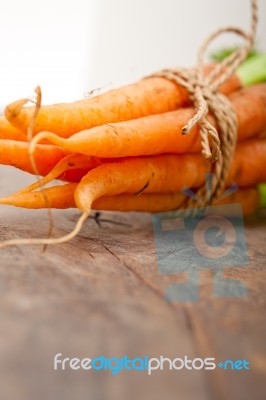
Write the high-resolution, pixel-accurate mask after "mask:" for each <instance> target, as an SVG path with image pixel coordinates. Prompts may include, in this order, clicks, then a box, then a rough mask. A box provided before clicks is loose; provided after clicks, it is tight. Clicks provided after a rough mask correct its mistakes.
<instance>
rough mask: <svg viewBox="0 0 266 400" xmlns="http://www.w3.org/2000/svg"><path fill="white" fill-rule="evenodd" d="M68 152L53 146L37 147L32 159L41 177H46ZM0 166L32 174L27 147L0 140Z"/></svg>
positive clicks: (24, 144) (13, 141) (23, 144)
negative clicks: (8, 166)
mask: <svg viewBox="0 0 266 400" xmlns="http://www.w3.org/2000/svg"><path fill="white" fill-rule="evenodd" d="M67 154H68V152H67V151H66V150H64V149H61V148H60V147H57V146H53V145H42V144H40V145H38V146H37V148H36V153H35V154H34V158H35V161H36V165H37V168H38V171H39V173H40V174H41V175H47V174H48V173H49V172H50V171H51V169H52V168H53V167H54V166H55V165H56V164H57V163H58V161H59V160H61V159H62V158H63V157H64V156H66V155H67ZM0 164H3V165H11V166H13V167H16V168H20V169H22V170H23V171H26V172H30V173H31V174H32V173H33V168H32V165H31V161H30V157H29V146H28V143H26V142H19V141H16V140H0Z"/></svg>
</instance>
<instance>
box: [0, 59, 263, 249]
mask: <svg viewBox="0 0 266 400" xmlns="http://www.w3.org/2000/svg"><path fill="white" fill-rule="evenodd" d="M255 58H256V59H255V60H248V61H247V62H246V63H245V65H244V64H243V65H242V66H241V67H240V68H239V70H238V71H237V73H236V74H235V75H233V76H232V77H231V78H230V79H229V80H228V81H227V82H226V83H225V84H224V85H222V86H221V87H220V88H219V90H220V91H221V92H222V93H223V94H225V95H226V96H228V98H229V99H230V101H231V102H232V104H233V106H234V109H235V111H236V115H237V120H238V144H237V149H236V152H235V156H234V160H233V163H232V165H231V167H230V171H229V176H228V179H227V187H229V186H230V185H231V184H232V183H236V184H237V185H238V186H239V188H240V190H238V191H237V192H235V193H234V194H233V195H232V196H231V197H229V198H228V199H224V200H222V201H221V203H226V202H229V203H232V202H233V203H234V202H235V203H241V204H242V208H243V212H244V214H249V213H252V212H254V211H255V210H256V208H257V207H258V205H259V192H258V190H257V185H258V184H260V183H263V182H266V168H265V165H266V83H259V82H261V81H263V80H265V72H264V75H263V77H262V76H261V74H259V78H258V66H261V65H263V66H265V56H264V55H263V56H261V55H256V56H255ZM250 61H252V63H250ZM250 65H251V66H250ZM254 65H255V67H254ZM211 68H212V67H211V66H207V67H206V73H208V71H209V70H210V69H211ZM261 68H262V67H261ZM252 77H253V79H252ZM40 95H41V94H40V91H39V89H38V90H37V97H38V96H39V97H40ZM26 102H27V100H26V99H22V100H18V101H16V102H14V103H12V104H10V105H9V106H7V107H6V109H5V116H2V117H0V163H1V164H5V165H10V166H14V167H16V168H20V169H21V170H23V171H26V172H29V173H31V174H37V175H41V176H42V178H41V179H40V180H39V181H38V182H36V183H33V184H32V185H30V186H28V187H26V188H24V189H22V190H20V191H18V192H17V193H15V194H12V195H10V196H8V197H5V198H2V199H0V204H9V205H13V206H17V207H24V208H32V209H37V208H61V209H64V208H73V207H77V208H79V209H80V210H81V211H82V213H83V214H82V217H81V219H80V220H79V223H78V225H77V226H76V229H75V230H74V231H73V232H72V233H71V235H72V236H73V235H74V234H76V233H77V232H78V231H79V229H80V227H81V225H82V222H83V221H84V220H85V219H86V218H87V217H88V215H89V213H90V211H91V209H95V210H119V211H147V212H161V211H170V210H177V209H179V208H182V206H183V204H184V202H185V195H184V194H182V189H183V188H184V187H189V188H191V189H196V188H199V187H201V186H202V185H204V181H205V175H206V173H208V172H210V171H211V164H210V163H209V162H208V161H206V160H205V159H204V157H203V156H202V154H201V144H200V135H199V127H198V126H195V127H194V128H193V130H192V131H191V133H190V134H189V135H186V136H184V135H182V134H181V130H182V127H183V126H184V125H186V123H187V122H188V121H189V119H190V118H191V117H193V115H194V113H195V111H194V109H193V106H192V105H191V103H190V101H189V97H188V94H187V92H186V91H185V89H183V88H182V87H180V86H179V85H177V84H176V83H174V82H172V81H171V80H167V79H165V78H161V77H149V78H145V79H142V80H140V81H139V82H137V83H135V84H132V85H128V86H125V87H122V88H119V89H115V90H111V91H109V92H107V93H104V94H101V95H99V96H96V97H92V98H86V99H83V100H80V101H76V102H74V103H70V104H54V105H47V106H42V107H40V109H39V110H38V113H37V112H36V107H35V106H31V107H24V105H25V103H26ZM208 118H209V120H210V121H211V122H212V123H213V124H214V125H215V120H214V118H213V116H212V115H209V116H208ZM29 136H30V137H29ZM29 139H30V142H29ZM55 179H57V180H61V181H62V182H63V183H62V184H55V185H54V186H52V187H49V188H44V186H45V185H47V184H48V183H50V182H51V181H53V180H55ZM195 206H197V205H195ZM68 238H70V235H67V236H64V237H63V238H59V240H58V241H57V242H60V241H61V242H62V241H64V240H67V239H68ZM49 240H52V239H43V242H44V243H49ZM39 242H40V241H39ZM54 242H55V240H54V239H53V243H54Z"/></svg>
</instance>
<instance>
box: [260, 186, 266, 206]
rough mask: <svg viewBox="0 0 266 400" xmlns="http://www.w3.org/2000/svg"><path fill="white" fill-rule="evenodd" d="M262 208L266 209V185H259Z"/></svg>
mask: <svg viewBox="0 0 266 400" xmlns="http://www.w3.org/2000/svg"><path fill="white" fill-rule="evenodd" d="M259 192H260V206H261V207H265V208H266V184H265V183H263V184H262V185H259Z"/></svg>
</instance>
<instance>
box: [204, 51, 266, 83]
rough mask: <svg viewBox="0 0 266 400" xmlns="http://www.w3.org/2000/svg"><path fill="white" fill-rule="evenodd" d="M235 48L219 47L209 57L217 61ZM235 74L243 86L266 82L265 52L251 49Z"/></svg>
mask: <svg viewBox="0 0 266 400" xmlns="http://www.w3.org/2000/svg"><path fill="white" fill-rule="evenodd" d="M235 50H237V47H231V48H225V49H221V50H219V51H216V52H215V53H213V54H211V56H210V58H211V60H212V61H214V62H219V61H222V60H223V59H224V58H225V57H227V56H229V55H230V54H231V53H233V51H235ZM237 75H238V76H239V78H240V80H241V83H242V85H243V86H250V85H254V84H256V83H262V82H266V54H262V53H260V52H259V51H258V50H256V49H253V50H251V52H250V53H249V55H248V57H247V59H246V60H245V61H244V62H243V63H242V64H241V65H240V66H239V67H238V69H237Z"/></svg>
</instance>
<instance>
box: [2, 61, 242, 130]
mask: <svg viewBox="0 0 266 400" xmlns="http://www.w3.org/2000/svg"><path fill="white" fill-rule="evenodd" d="M209 70H210V67H207V68H206V71H207V72H208V71H209ZM240 86H241V82H240V80H239V78H238V77H237V75H234V76H233V77H232V78H230V79H229V80H228V81H227V82H226V84H224V85H223V86H221V88H220V90H221V91H222V92H223V93H226V94H228V93H231V92H233V91H234V90H236V89H237V88H239V87H240ZM187 101H188V95H187V92H186V91H185V90H184V89H183V88H182V87H180V86H179V85H177V84H176V83H174V82H171V81H170V80H167V79H165V78H160V77H151V78H146V79H142V80H141V81H139V82H137V83H135V84H132V85H128V86H124V87H122V88H119V89H115V90H111V91H109V92H107V93H104V94H102V95H100V96H97V97H93V98H89V99H84V100H80V101H76V102H74V103H70V104H54V105H50V106H43V107H42V108H41V109H40V111H39V114H38V116H37V119H36V123H35V128H34V134H35V133H37V132H40V131H43V130H46V131H47V130H48V131H53V132H54V133H56V134H57V135H59V136H62V137H69V136H71V135H72V134H73V133H76V132H79V131H81V130H84V129H89V128H92V127H95V126H99V125H103V124H107V123H113V122H119V121H126V120H130V119H135V118H140V117H143V116H147V115H153V114H160V113H165V112H168V111H172V110H175V109H176V108H178V107H180V106H182V105H183V104H184V103H186V102H187ZM24 103H25V100H18V101H16V102H14V103H12V104H10V105H9V106H7V107H6V109H5V116H6V118H7V119H8V120H9V121H10V122H11V123H12V125H14V126H16V127H17V128H18V129H21V130H22V131H23V132H26V131H27V129H28V126H29V123H30V121H31V119H32V115H33V112H34V108H33V107H27V108H23V109H22V107H23V105H24Z"/></svg>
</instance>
